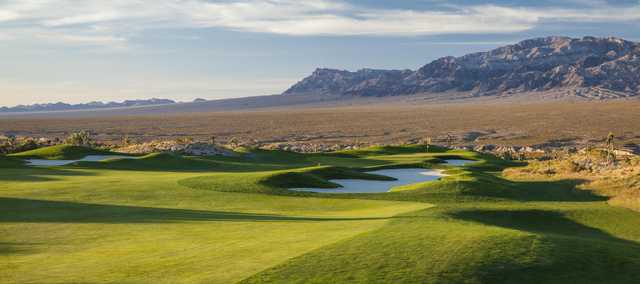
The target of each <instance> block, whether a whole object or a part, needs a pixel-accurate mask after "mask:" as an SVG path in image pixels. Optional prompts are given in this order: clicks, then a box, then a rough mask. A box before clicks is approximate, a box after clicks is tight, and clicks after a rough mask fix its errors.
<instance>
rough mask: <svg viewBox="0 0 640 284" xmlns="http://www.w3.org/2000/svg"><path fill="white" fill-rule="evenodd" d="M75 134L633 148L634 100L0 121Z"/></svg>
mask: <svg viewBox="0 0 640 284" xmlns="http://www.w3.org/2000/svg"><path fill="white" fill-rule="evenodd" d="M77 130H89V131H92V132H93V133H95V134H96V135H97V136H98V139H100V140H103V141H112V142H113V141H120V139H121V137H122V136H123V135H128V136H130V137H131V138H133V139H134V140H138V141H147V140H152V139H170V138H175V137H181V136H182V137H184V136H191V137H194V138H197V139H208V138H209V137H211V136H216V137H217V138H218V139H219V141H223V140H228V139H230V138H232V137H236V138H239V139H242V140H248V139H254V140H258V141H261V142H281V141H309V142H321V143H334V142H341V143H354V142H365V143H399V142H405V141H408V140H411V139H416V138H423V137H427V136H430V137H434V138H436V140H437V138H440V139H442V138H443V137H445V136H446V135H447V133H451V134H452V135H454V136H456V138H457V143H458V144H490V143H491V144H506V145H532V144H540V143H546V142H550V141H560V142H562V141H568V142H570V143H572V142H575V141H578V142H585V141H587V140H601V139H602V138H603V137H605V136H606V135H607V133H609V132H613V133H615V134H616V135H617V137H618V138H619V140H620V141H625V142H635V143H638V142H640V101H610V102H567V101H550V102H527V103H524V102H520V103H515V102H502V103H499V102H481V101H477V102H472V103H433V104H431V103H422V104H418V105H410V104H407V103H389V104H368V105H364V106H331V107H328V106H324V107H314V108H311V107H307V108H302V107H297V108H291V109H288V110H287V109H271V110H260V111H255V110H254V111H233V112H201V113H183V114H180V113H174V114H165V115H117V116H116V115H96V116H82V117H77V116H70V117H64V116H60V115H58V116H54V117H46V116H43V117H6V116H5V117H0V133H2V132H4V133H11V134H18V135H28V136H47V137H51V136H60V137H63V136H65V135H67V133H69V132H72V131H77ZM477 137H479V138H478V139H477V140H476V138H477ZM474 141H475V142H474Z"/></svg>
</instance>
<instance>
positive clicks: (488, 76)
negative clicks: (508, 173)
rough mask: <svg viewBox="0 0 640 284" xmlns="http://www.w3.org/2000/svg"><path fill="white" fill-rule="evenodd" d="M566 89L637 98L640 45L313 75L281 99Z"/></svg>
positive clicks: (555, 43)
mask: <svg viewBox="0 0 640 284" xmlns="http://www.w3.org/2000/svg"><path fill="white" fill-rule="evenodd" d="M556 89H569V90H572V92H569V93H572V94H573V95H578V96H593V95H595V96H598V95H599V94H602V93H605V94H607V95H608V96H609V97H630V96H637V95H640V43H636V42H632V41H626V40H623V39H620V38H614V37H609V38H596V37H584V38H581V39H576V38H569V37H546V38H536V39H529V40H525V41H522V42H520V43H517V44H514V45H508V46H504V47H500V48H497V49H494V50H491V51H488V52H478V53H472V54H468V55H464V56H461V57H452V56H449V57H443V58H440V59H437V60H434V61H432V62H431V63H428V64H426V65H424V66H423V67H421V68H420V69H418V70H415V71H413V70H375V69H362V70H358V71H356V72H349V71H344V70H336V69H325V68H319V69H316V70H315V71H314V72H313V74H311V75H310V76H308V77H306V78H304V79H303V80H302V81H300V82H298V83H296V84H295V85H293V86H292V87H290V88H289V89H288V90H286V91H285V92H284V93H283V95H340V96H395V95H412V94H419V93H441V92H448V91H453V92H470V93H472V94H474V95H478V96H480V95H482V96H486V95H496V94H505V93H507V94H510V93H520V92H522V93H524V92H532V91H548V90H556Z"/></svg>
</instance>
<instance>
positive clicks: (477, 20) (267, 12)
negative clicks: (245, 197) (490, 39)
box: [0, 0, 640, 44]
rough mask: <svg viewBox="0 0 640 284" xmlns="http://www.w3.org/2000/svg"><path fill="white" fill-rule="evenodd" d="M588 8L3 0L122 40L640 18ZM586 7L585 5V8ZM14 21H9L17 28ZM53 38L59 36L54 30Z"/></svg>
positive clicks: (68, 27) (496, 28) (631, 10)
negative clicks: (163, 32)
mask: <svg viewBox="0 0 640 284" xmlns="http://www.w3.org/2000/svg"><path fill="white" fill-rule="evenodd" d="M587 3H588V4H589V5H586V6H584V5H583V6H582V7H583V8H575V9H568V8H552V7H542V8H531V7H528V8H523V7H506V6H497V5H471V6H451V5H447V7H446V8H447V9H440V10H428V11H427V10H408V9H382V8H376V9H373V8H366V7H360V6H355V5H351V4H349V3H347V2H344V1H339V0H307V1H304V0H235V1H221V2H210V1H204V0H111V1H103V0H84V1H73V0H9V1H5V2H2V3H0V27H3V26H2V23H5V24H6V23H7V22H13V23H14V24H15V23H17V25H19V26H21V27H22V28H24V27H28V28H30V29H34V30H35V29H38V30H40V31H44V32H51V31H55V33H57V34H65V36H60V37H58V38H59V40H60V41H64V42H77V43H87V42H94V43H96V44H100V43H101V42H102V43H105V44H112V43H114V42H122V41H124V40H125V39H126V38H127V36H123V35H126V34H131V33H135V32H138V31H140V30H145V29H153V28H158V27H165V28H167V27H169V28H171V27H176V28H189V27H215V28H226V29H231V30H239V31H250V32H259V33H274V34H285V35H345V36H346V35H393V36H396V35H398V36H411V35H433V34H452V33H510V32H518V31H524V30H528V29H531V28H533V27H535V26H536V25H538V24H540V23H541V22H544V21H569V22H586V21H603V22H611V21H617V22H620V21H639V20H640V5H638V6H635V7H628V6H627V7H617V6H609V5H607V4H605V3H604V2H601V1H599V0H589V1H587ZM585 7H586V8H585ZM11 28H12V26H8V27H6V28H5V31H6V30H7V29H11ZM51 39H52V40H53V39H55V38H51Z"/></svg>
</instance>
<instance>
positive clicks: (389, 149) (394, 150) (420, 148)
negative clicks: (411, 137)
mask: <svg viewBox="0 0 640 284" xmlns="http://www.w3.org/2000/svg"><path fill="white" fill-rule="evenodd" d="M446 151H447V149H446V148H443V147H438V146H433V145H431V146H429V149H428V151H427V146H425V145H404V146H373V147H368V148H364V149H357V150H344V151H338V152H335V153H332V154H331V155H334V156H340V157H366V156H375V155H397V154H414V153H444V152H446Z"/></svg>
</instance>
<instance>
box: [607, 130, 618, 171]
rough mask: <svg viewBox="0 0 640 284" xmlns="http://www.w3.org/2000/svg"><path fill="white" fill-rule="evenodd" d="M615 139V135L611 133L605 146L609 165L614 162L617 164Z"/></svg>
mask: <svg viewBox="0 0 640 284" xmlns="http://www.w3.org/2000/svg"><path fill="white" fill-rule="evenodd" d="M614 138H615V136H614V135H613V133H612V132H609V135H607V138H606V139H605V146H606V151H607V164H612V163H613V162H615V159H616V155H615V144H614V143H613V139H614Z"/></svg>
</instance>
